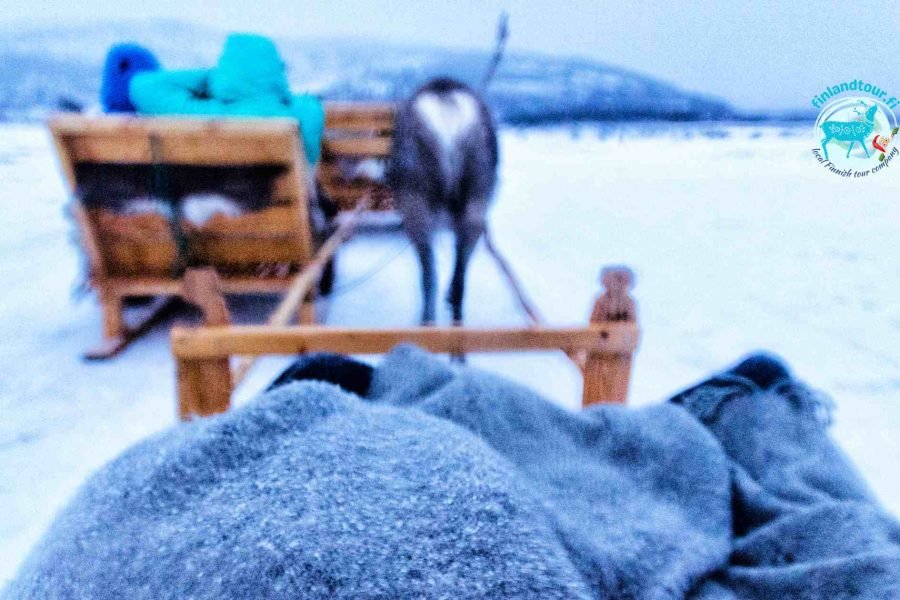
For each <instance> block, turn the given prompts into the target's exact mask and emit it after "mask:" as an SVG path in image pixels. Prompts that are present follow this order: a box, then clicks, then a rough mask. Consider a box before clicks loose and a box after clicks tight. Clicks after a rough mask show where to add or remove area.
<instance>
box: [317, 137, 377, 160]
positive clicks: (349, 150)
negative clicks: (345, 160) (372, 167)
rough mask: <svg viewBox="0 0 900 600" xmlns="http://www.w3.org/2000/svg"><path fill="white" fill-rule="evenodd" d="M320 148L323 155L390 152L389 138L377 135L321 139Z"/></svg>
mask: <svg viewBox="0 0 900 600" xmlns="http://www.w3.org/2000/svg"><path fill="white" fill-rule="evenodd" d="M322 150H323V153H324V154H325V156H327V157H334V156H352V157H366V156H370V157H376V158H383V157H387V156H389V155H390V153H391V138H390V137H389V136H379V137H348V138H336V139H325V140H322Z"/></svg>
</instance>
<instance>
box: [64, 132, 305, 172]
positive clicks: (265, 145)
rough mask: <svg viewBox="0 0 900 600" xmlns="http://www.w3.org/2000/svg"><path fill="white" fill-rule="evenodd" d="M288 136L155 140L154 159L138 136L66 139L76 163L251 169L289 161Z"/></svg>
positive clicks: (145, 139)
mask: <svg viewBox="0 0 900 600" xmlns="http://www.w3.org/2000/svg"><path fill="white" fill-rule="evenodd" d="M295 143H297V141H296V138H295V137H291V136H278V137H274V136H266V137H257V136H253V135H251V134H242V135H240V136H233V135H209V136H204V135H184V136H179V137H175V136H170V137H161V138H159V154H158V156H157V157H156V158H155V159H154V156H153V153H152V152H151V149H150V142H149V137H146V136H144V135H143V134H142V133H141V132H124V133H122V134H116V135H96V134H83V135H78V136H71V137H69V138H68V145H69V147H70V148H71V152H72V156H73V157H74V159H75V161H76V162H94V163H112V164H149V163H153V162H161V163H167V164H175V165H203V166H251V165H272V164H284V163H287V162H289V161H290V157H291V147H292V145H293V144H295Z"/></svg>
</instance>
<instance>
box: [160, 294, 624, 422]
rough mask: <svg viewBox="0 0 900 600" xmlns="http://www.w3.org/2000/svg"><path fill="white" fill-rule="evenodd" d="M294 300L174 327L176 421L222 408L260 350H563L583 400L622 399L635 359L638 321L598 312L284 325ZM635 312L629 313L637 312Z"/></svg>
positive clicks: (263, 352) (289, 352)
mask: <svg viewBox="0 0 900 600" xmlns="http://www.w3.org/2000/svg"><path fill="white" fill-rule="evenodd" d="M209 297H210V298H212V299H214V298H215V292H214V291H212V292H211V293H210V294H209ZM608 297H609V292H607V294H604V295H603V296H601V297H600V298H599V299H598V301H597V305H596V306H602V304H603V302H604V299H605V298H608ZM294 300H296V296H295V298H294ZM629 300H630V298H629ZM291 301H292V300H291V299H290V298H288V297H286V298H285V301H284V302H283V303H282V306H281V307H279V309H278V310H276V313H275V315H274V316H273V318H272V319H270V323H269V324H268V325H265V326H256V325H245V326H228V325H227V324H225V323H222V324H220V325H219V326H203V327H195V328H189V327H175V328H173V330H172V332H171V344H172V353H173V355H174V357H175V365H176V371H177V397H178V416H179V418H180V419H181V420H189V419H191V418H193V417H200V416H207V415H212V414H216V413H220V412H224V411H227V410H228V409H229V407H230V406H231V395H232V392H233V390H234V388H235V387H237V385H238V384H239V383H240V382H241V380H242V379H243V377H244V376H245V375H246V373H247V371H248V370H249V368H250V366H251V365H252V363H253V361H254V360H255V359H256V358H257V357H259V356H262V355H297V354H305V353H309V352H337V353H341V354H383V353H385V352H388V351H389V350H391V349H392V348H393V347H394V346H396V345H397V344H400V343H411V344H415V345H417V346H420V347H422V348H424V349H425V350H428V351H431V352H447V353H453V354H461V353H467V352H503V351H541V350H543V351H546V350H561V351H562V352H564V353H565V354H566V355H568V356H569V357H570V358H572V359H573V360H574V361H575V363H576V364H577V365H578V367H579V370H580V371H581V373H582V375H583V378H584V385H583V392H582V405H583V406H587V405H589V404H593V403H597V402H625V401H626V400H627V396H628V387H629V381H630V377H631V364H632V357H633V355H634V352H635V351H636V350H637V347H638V342H639V339H640V329H639V327H638V324H637V322H636V321H635V320H631V321H610V322H605V321H603V317H602V316H601V317H600V318H599V319H598V320H597V321H595V322H592V323H590V324H589V325H587V326H584V327H536V326H532V327H523V328H496V329H473V328H467V327H410V328H400V329H357V328H338V327H314V326H302V325H301V326H294V327H288V326H285V325H284V324H283V321H279V320H278V318H277V317H278V314H279V313H281V314H288V313H289V312H290V309H291V306H290V302H291ZM211 302H213V303H214V300H212V301H211ZM632 305H633V301H632ZM597 312H598V311H597V309H596V307H595V310H594V314H595V317H594V318H597V317H596V315H597ZM635 312H636V311H633V312H632V315H631V317H630V318H632V319H633V318H634V316H635V314H634V313H635ZM237 355H242V356H241V357H240V358H239V359H238V360H237V361H236V362H235V363H234V364H232V362H231V358H232V357H234V356H237Z"/></svg>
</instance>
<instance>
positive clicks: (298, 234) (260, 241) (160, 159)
mask: <svg viewBox="0 0 900 600" xmlns="http://www.w3.org/2000/svg"><path fill="white" fill-rule="evenodd" d="M50 130H51V132H52V134H53V138H54V141H55V143H56V147H57V150H58V152H59V158H60V162H61V165H62V169H63V171H64V173H65V175H66V178H67V180H68V183H69V186H70V188H71V190H72V192H73V194H75V195H76V196H77V195H78V194H79V186H81V185H82V184H83V183H84V182H83V181H79V178H80V177H82V178H83V176H84V173H85V172H86V171H88V170H89V171H90V172H91V173H92V174H94V175H95V176H96V175H97V174H100V175H102V174H103V173H104V170H105V171H106V172H109V173H115V172H119V173H121V172H122V169H126V170H128V169H130V171H128V173H130V176H131V177H132V179H136V180H141V179H142V178H143V179H146V180H148V181H150V180H152V178H153V177H154V174H156V173H158V172H159V169H160V167H161V166H162V168H163V169H168V170H169V171H172V170H176V169H179V168H180V169H182V170H184V169H188V168H211V169H213V170H215V169H221V170H227V169H233V168H238V167H241V168H243V167H248V168H256V167H259V168H266V169H268V172H271V173H274V175H273V177H274V180H273V181H272V182H271V184H272V185H271V188H272V192H271V198H268V199H265V200H266V202H265V208H263V209H262V210H258V211H253V212H248V213H245V214H242V215H240V216H232V217H229V216H226V215H224V214H218V215H215V216H214V217H212V218H211V219H209V220H208V221H206V222H205V223H203V224H202V225H197V224H192V223H188V222H182V223H181V225H182V229H183V230H184V231H185V232H186V234H187V238H188V243H189V246H190V250H191V256H192V259H193V260H194V261H196V262H199V263H200V264H205V265H209V266H214V267H216V268H217V270H219V271H220V273H221V274H223V275H226V276H227V275H228V274H229V273H234V274H241V275H248V274H253V273H254V272H255V271H256V270H258V268H259V266H260V265H264V264H278V265H282V266H283V267H284V268H286V269H288V270H290V271H295V270H296V269H298V268H300V267H302V265H303V264H305V263H306V262H307V261H308V260H309V259H310V257H311V256H312V252H313V243H312V240H311V237H310V229H309V219H308V206H307V202H308V194H307V189H308V185H307V178H308V177H309V173H308V167H307V165H306V162H305V158H304V155H303V153H302V151H301V147H300V137H299V128H298V125H297V122H296V121H294V120H290V119H268V118H267V119H195V118H169V117H166V118H148V117H140V118H139V117H133V116H99V117H83V116H69V115H66V116H59V117H55V118H53V119H52V120H51V121H50ZM143 173H146V176H144V175H143ZM148 185H149V184H148ZM151 195H152V194H151ZM74 204H75V206H74V207H73V208H74V210H75V212H76V213H78V214H76V216H77V217H79V222H80V224H81V226H82V237H83V239H84V243H85V246H87V247H88V254H89V256H90V259H91V264H92V271H93V275H94V276H95V277H117V276H132V277H134V276H154V277H171V276H174V274H175V268H174V267H175V266H176V260H177V258H178V248H177V245H176V242H175V238H174V236H173V233H172V226H171V224H170V223H169V222H168V220H167V219H166V218H165V217H164V216H162V215H160V214H156V213H144V214H137V215H125V214H122V213H121V212H115V211H111V210H107V209H102V208H101V209H88V210H85V209H84V207H82V206H80V205H79V204H78V203H74ZM91 246H93V250H92V248H91Z"/></svg>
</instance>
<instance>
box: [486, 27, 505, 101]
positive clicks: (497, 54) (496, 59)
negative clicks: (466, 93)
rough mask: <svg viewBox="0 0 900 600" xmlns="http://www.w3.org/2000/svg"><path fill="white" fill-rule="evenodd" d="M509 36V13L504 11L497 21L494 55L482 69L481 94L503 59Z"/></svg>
mask: <svg viewBox="0 0 900 600" xmlns="http://www.w3.org/2000/svg"><path fill="white" fill-rule="evenodd" d="M508 37H509V15H508V14H507V13H506V11H504V12H502V13H500V19H499V20H498V21H497V39H496V43H495V44H494V55H493V56H491V62H489V63H488V66H487V69H485V71H484V77H482V79H481V87H480V91H481V93H482V94H483V93H484V92H485V91H487V88H488V85H490V83H491V80H492V79H493V78H494V75H495V74H496V72H497V67H498V66H500V61H501V60H503V51H504V50H505V49H506V39H507V38H508Z"/></svg>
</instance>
